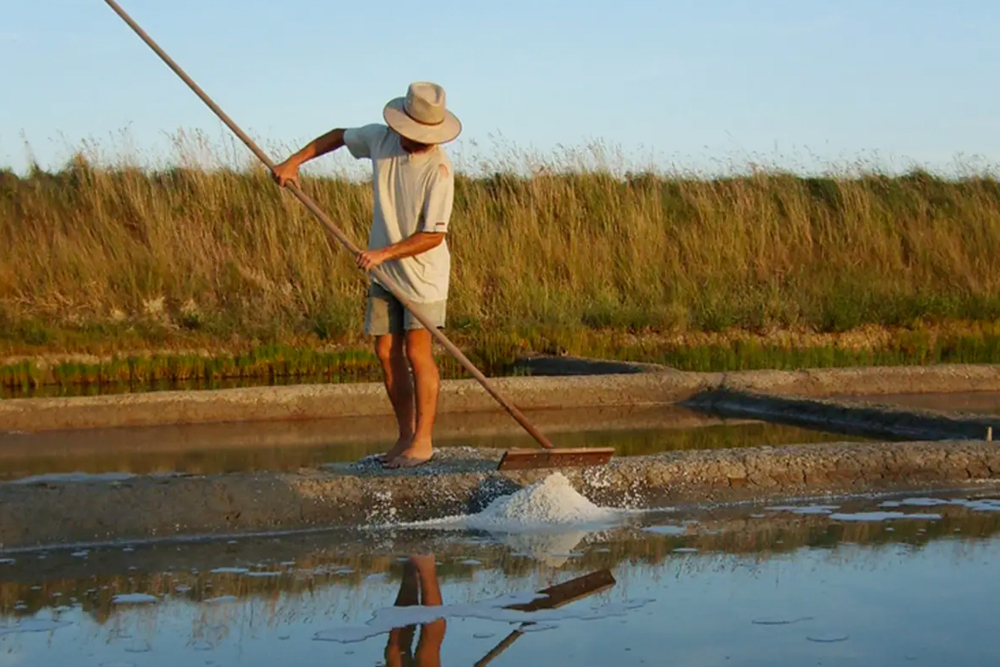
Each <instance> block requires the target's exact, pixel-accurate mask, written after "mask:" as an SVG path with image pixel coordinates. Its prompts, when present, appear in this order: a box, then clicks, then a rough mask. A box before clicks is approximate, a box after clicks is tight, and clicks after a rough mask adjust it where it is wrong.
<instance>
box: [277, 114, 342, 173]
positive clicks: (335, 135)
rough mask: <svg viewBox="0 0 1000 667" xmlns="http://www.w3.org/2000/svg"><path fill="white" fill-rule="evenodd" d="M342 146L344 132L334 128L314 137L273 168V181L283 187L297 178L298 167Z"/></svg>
mask: <svg viewBox="0 0 1000 667" xmlns="http://www.w3.org/2000/svg"><path fill="white" fill-rule="evenodd" d="M343 145H344V130H343V128H336V129H333V130H330V131H329V132H327V133H326V134H324V135H322V136H319V137H316V138H315V139H313V140H312V141H310V142H309V143H308V144H306V145H305V146H303V147H302V149H301V150H299V151H298V152H297V153H295V154H294V155H292V156H291V157H289V158H288V159H287V160H285V161H284V162H282V163H281V164H278V165H275V167H274V180H275V181H277V182H278V185H281V186H284V185H285V183H287V182H288V181H291V180H294V179H296V178H298V176H299V167H300V166H301V165H303V164H305V163H306V162H308V161H309V160H312V159H313V158H318V157H320V156H321V155H326V154H327V153H332V152H333V151H335V150H337V149H338V148H340V147H341V146H343Z"/></svg>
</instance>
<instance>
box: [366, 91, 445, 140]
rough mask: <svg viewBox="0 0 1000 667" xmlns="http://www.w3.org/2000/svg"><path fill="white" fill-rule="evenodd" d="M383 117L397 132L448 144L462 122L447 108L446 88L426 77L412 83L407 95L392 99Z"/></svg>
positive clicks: (408, 137)
mask: <svg viewBox="0 0 1000 667" xmlns="http://www.w3.org/2000/svg"><path fill="white" fill-rule="evenodd" d="M382 117H383V118H385V122H386V123H387V124H388V125H389V127H391V128H392V129H394V130H395V131H396V132H398V133H399V134H401V135H402V136H404V137H406V138H407V139H411V140H413V141H416V142H419V143H421V144H445V143H448V142H449V141H451V140H452V139H454V138H455V137H457V136H458V134H459V133H460V132H461V131H462V123H461V122H460V121H459V120H458V118H457V117H456V116H455V114H453V113H452V112H450V111H448V110H447V109H446V108H445V95H444V88H442V87H441V86H439V85H437V84H436V83H429V82H427V81H417V82H415V83H411V84H410V87H409V88H408V89H407V91H406V97H397V98H396V99H393V100H389V103H388V104H386V105H385V109H383V110H382Z"/></svg>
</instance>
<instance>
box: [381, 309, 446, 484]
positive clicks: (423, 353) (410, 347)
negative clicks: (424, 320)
mask: <svg viewBox="0 0 1000 667" xmlns="http://www.w3.org/2000/svg"><path fill="white" fill-rule="evenodd" d="M433 340H434V339H433V338H431V334H430V332H429V331H427V330H426V329H414V330H412V331H407V332H406V358H407V359H408V360H409V362H410V367H411V368H412V369H413V380H414V384H415V385H416V410H417V414H416V428H415V429H414V432H413V439H412V442H411V443H410V445H409V447H406V448H405V449H404V450H403V451H402V452H401V453H400V455H399V456H398V457H397V458H396V459H395V460H394V461H392V462H390V463H389V467H390V468H401V467H408V466H412V465H415V464H419V463H422V462H424V461H426V460H428V459H429V458H430V457H431V455H433V453H434V446H433V442H432V440H433V432H434V417H435V415H436V413H437V401H438V392H439V391H440V389H441V376H440V373H439V372H438V367H437V364H436V363H435V362H434V346H433Z"/></svg>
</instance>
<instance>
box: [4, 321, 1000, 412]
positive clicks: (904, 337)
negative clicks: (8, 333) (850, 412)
mask: <svg viewBox="0 0 1000 667" xmlns="http://www.w3.org/2000/svg"><path fill="white" fill-rule="evenodd" d="M703 338H705V339H707V340H710V341H711V342H704V341H702V342H692V341H689V340H675V341H664V340H651V339H646V338H641V337H639V338H634V339H624V338H623V336H622V334H620V333H619V332H615V331H611V332H607V331H601V332H585V333H582V334H581V333H580V332H579V331H577V332H560V331H553V332H550V335H548V336H546V335H541V334H535V335H527V336H516V335H509V336H500V335H495V336H485V335H484V336H480V337H463V338H460V339H458V341H459V343H464V344H465V345H464V346H465V349H466V354H467V356H468V357H469V359H470V360H471V361H472V362H473V363H474V364H475V365H476V366H477V367H478V368H479V369H480V370H482V371H483V372H484V373H486V374H487V375H490V376H504V375H513V374H523V373H524V372H525V371H524V370H523V367H521V366H519V365H518V364H517V363H516V362H517V360H518V358H520V357H522V356H523V355H524V354H525V352H526V351H537V350H541V351H544V352H559V353H567V354H572V355H577V356H595V357H602V358H606V359H619V360H624V361H640V362H651V363H659V364H663V365H667V366H671V367H673V368H677V369H680V370H687V371H703V372H704V371H707V372H712V371H729V370H753V369H762V368H773V369H796V368H835V367H851V366H898V365H925V364H938V363H1000V323H997V324H994V325H986V326H984V325H978V326H974V327H966V328H962V329H953V330H945V331H938V330H931V329H921V330H909V331H903V330H900V331H891V332H887V333H886V334H885V335H884V336H883V337H882V338H884V339H885V340H884V342H877V341H876V342H871V341H866V340H860V341H858V340H853V339H848V338H846V337H844V336H841V337H826V338H832V340H828V341H826V342H822V341H824V339H823V338H820V339H819V340H820V341H821V342H819V343H817V342H816V340H817V339H816V338H815V337H806V338H805V339H804V340H800V341H788V340H785V341H776V340H773V339H768V338H767V337H762V336H752V335H743V336H740V337H723V336H704V337H703ZM437 358H438V363H439V365H440V367H441V376H442V378H445V379H450V378H463V377H468V374H467V373H466V372H465V370H464V369H463V368H462V367H461V366H460V365H459V363H458V362H457V361H456V360H455V359H453V358H452V357H450V356H447V355H446V354H444V353H440V354H439V355H438V357H437ZM379 381H381V371H380V369H379V366H378V362H377V360H376V358H375V356H374V354H373V353H372V352H371V351H370V350H369V349H368V348H360V347H359V348H347V349H340V350H336V351H325V350H318V349H315V348H313V347H305V346H300V347H293V346H289V345H263V346H259V347H254V348H251V349H248V350H247V351H245V352H233V353H217V354H207V355H200V354H169V353H155V354H142V355H140V354H135V355H130V356H118V355H112V356H109V357H107V358H106V359H104V360H101V361H97V362H89V363H88V362H85V361H56V362H52V363H47V364H42V363H40V362H39V361H37V360H32V359H27V360H22V361H18V362H16V363H10V364H6V365H0V396H5V397H22V396H46V395H47V396H60V395H86V394H103V393H120V392H129V391H148V390H158V389H214V388H225V387H234V386H249V385H262V384H298V383H340V382H379Z"/></svg>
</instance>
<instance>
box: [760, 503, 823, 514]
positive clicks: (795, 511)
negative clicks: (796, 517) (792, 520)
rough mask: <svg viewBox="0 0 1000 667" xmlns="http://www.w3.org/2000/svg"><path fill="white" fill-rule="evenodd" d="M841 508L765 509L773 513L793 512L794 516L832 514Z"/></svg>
mask: <svg viewBox="0 0 1000 667" xmlns="http://www.w3.org/2000/svg"><path fill="white" fill-rule="evenodd" d="M839 507H840V506H839V505H803V506H797V505H778V506H775V507H765V508H764V509H766V510H769V511H771V512H791V513H792V514H830V513H831V512H833V511H834V510H836V509H838V508H839Z"/></svg>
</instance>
